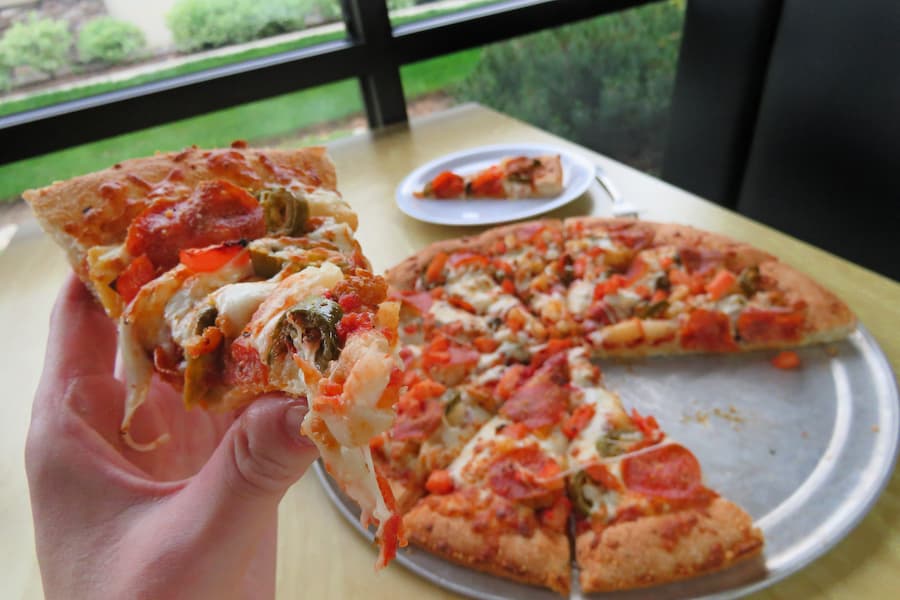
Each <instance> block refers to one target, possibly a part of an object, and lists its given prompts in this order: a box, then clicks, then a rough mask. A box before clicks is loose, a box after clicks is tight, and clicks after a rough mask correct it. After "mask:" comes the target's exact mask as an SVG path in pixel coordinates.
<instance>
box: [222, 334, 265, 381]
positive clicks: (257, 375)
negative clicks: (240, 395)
mask: <svg viewBox="0 0 900 600" xmlns="http://www.w3.org/2000/svg"><path fill="white" fill-rule="evenodd" d="M223 380H224V382H225V384H226V385H229V386H236V385H245V384H248V383H260V384H264V383H267V382H268V380H269V369H268V367H267V366H266V365H265V364H264V363H263V362H262V360H261V359H260V357H259V352H257V351H256V348H254V347H253V345H252V344H251V343H250V342H249V341H245V338H238V339H237V340H235V342H234V343H233V344H232V345H231V350H230V352H228V353H227V354H226V357H225V373H224V376H223Z"/></svg>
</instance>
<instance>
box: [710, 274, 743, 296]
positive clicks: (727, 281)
mask: <svg viewBox="0 0 900 600" xmlns="http://www.w3.org/2000/svg"><path fill="white" fill-rule="evenodd" d="M735 283H737V277H736V276H735V275H734V273H732V272H731V271H729V270H727V269H720V270H719V272H718V273H716V275H715V277H713V278H712V281H710V282H709V283H707V284H706V293H707V294H709V298H710V300H718V299H720V298H722V297H723V296H725V295H726V294H728V292H730V291H731V288H733V287H734V284H735Z"/></svg>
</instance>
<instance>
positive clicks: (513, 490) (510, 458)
mask: <svg viewBox="0 0 900 600" xmlns="http://www.w3.org/2000/svg"><path fill="white" fill-rule="evenodd" d="M488 484H489V485H490V486H491V489H492V490H494V492H496V493H497V494H499V495H500V496H503V497H504V498H509V499H510V500H520V501H525V500H531V501H534V500H539V499H542V498H546V497H548V496H549V495H550V494H552V493H553V492H557V491H559V490H561V489H562V488H563V486H564V485H565V482H564V477H563V476H562V470H561V469H560V468H559V465H558V464H556V462H555V461H554V460H553V459H552V458H550V457H549V456H546V455H545V454H544V453H543V452H542V451H541V450H540V449H539V448H538V447H537V446H536V445H533V446H526V447H524V448H515V449H513V450H512V451H510V452H508V453H506V454H504V455H503V456H501V457H500V458H498V459H497V460H496V461H495V462H494V463H493V464H492V465H491V466H490V468H489V469H488ZM548 493H549V494H548Z"/></svg>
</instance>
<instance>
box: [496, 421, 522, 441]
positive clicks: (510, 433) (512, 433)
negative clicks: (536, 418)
mask: <svg viewBox="0 0 900 600" xmlns="http://www.w3.org/2000/svg"><path fill="white" fill-rule="evenodd" d="M500 433H501V434H503V435H505V436H506V437H510V438H512V439H514V440H521V439H524V438H525V436H526V435H528V426H527V425H525V423H510V424H509V425H507V426H506V427H504V428H503V429H502V430H501V431H500Z"/></svg>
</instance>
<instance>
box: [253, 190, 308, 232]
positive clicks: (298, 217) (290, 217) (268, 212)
mask: <svg viewBox="0 0 900 600" xmlns="http://www.w3.org/2000/svg"><path fill="white" fill-rule="evenodd" d="M259 202H260V204H261V205H262V208H263V216H264V217H265V219H266V230H268V231H269V233H271V234H274V235H286V236H290V237H299V236H301V235H303V234H304V232H305V230H304V228H305V227H306V220H307V219H308V218H309V205H308V204H307V202H306V199H305V198H303V197H302V196H298V195H296V194H294V193H293V192H291V191H289V190H286V189H284V188H273V189H268V190H263V191H262V192H260V194H259Z"/></svg>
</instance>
